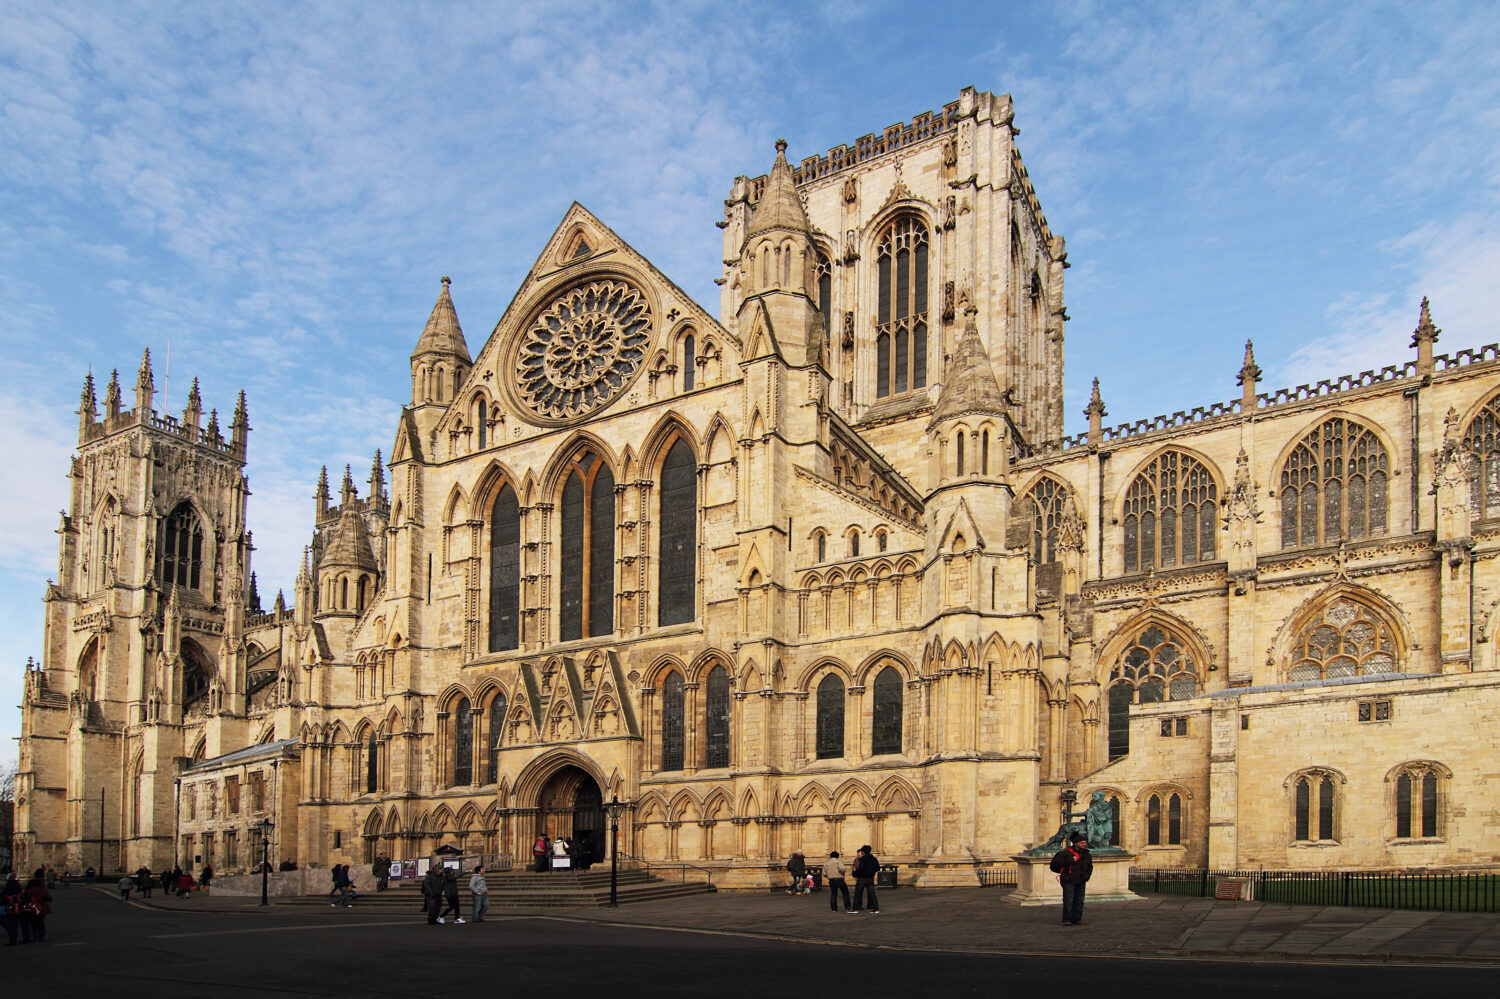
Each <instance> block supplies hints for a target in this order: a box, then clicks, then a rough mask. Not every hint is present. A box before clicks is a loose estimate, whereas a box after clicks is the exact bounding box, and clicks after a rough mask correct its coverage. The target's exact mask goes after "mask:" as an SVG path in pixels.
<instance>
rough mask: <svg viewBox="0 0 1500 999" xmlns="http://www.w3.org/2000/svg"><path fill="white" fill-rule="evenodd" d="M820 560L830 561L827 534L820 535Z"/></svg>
mask: <svg viewBox="0 0 1500 999" xmlns="http://www.w3.org/2000/svg"><path fill="white" fill-rule="evenodd" d="M818 561H819V562H826V561H828V535H826V534H819V535H818Z"/></svg>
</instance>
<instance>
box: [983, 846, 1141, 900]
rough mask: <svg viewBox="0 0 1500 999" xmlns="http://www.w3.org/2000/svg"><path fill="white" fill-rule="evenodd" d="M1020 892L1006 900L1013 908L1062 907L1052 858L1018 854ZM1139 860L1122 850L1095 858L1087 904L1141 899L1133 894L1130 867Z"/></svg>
mask: <svg viewBox="0 0 1500 999" xmlns="http://www.w3.org/2000/svg"><path fill="white" fill-rule="evenodd" d="M1012 859H1013V860H1015V862H1016V873H1017V877H1016V890H1015V891H1013V892H1011V893H1010V894H1009V895H1006V896H1005V901H1006V902H1008V903H1010V904H1011V905H1062V885H1061V884H1059V883H1058V881H1057V875H1056V874H1053V873H1052V870H1051V869H1050V868H1049V867H1048V865H1049V864H1050V863H1051V862H1052V855H1051V854H1048V855H1047V856H1045V857H1038V856H1033V855H1031V854H1029V853H1018V854H1016V855H1015V856H1014V857H1013V858H1012ZM1134 862H1135V857H1134V856H1132V855H1131V854H1128V853H1126V852H1124V851H1123V850H1120V851H1118V852H1110V853H1104V852H1100V853H1095V854H1094V874H1093V877H1091V878H1089V887H1088V892H1087V893H1086V894H1085V902H1086V903H1088V902H1134V901H1138V900H1139V899H1140V896H1139V895H1137V894H1136V893H1135V892H1133V891H1131V890H1130V865H1131V864H1132V863H1134Z"/></svg>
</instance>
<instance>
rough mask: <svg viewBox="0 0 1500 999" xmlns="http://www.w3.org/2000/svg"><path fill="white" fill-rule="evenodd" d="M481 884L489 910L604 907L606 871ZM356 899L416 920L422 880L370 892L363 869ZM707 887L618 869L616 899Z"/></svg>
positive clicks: (464, 898)
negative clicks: (486, 896)
mask: <svg viewBox="0 0 1500 999" xmlns="http://www.w3.org/2000/svg"><path fill="white" fill-rule="evenodd" d="M484 882H485V884H486V885H487V886H488V887H489V890H490V911H491V912H502V911H504V910H507V909H600V908H603V907H605V906H607V905H609V868H608V867H605V868H604V869H603V870H600V869H599V868H597V867H596V868H594V869H593V870H591V871H548V872H547V873H545V874H542V873H538V872H536V871H503V872H493V873H491V872H487V873H486V874H485V876H484ZM355 883H356V885H358V887H359V896H358V897H357V898H356V899H355V901H354V904H353V906H352V908H355V909H359V910H360V911H361V912H366V913H376V912H378V913H386V914H396V913H400V914H402V915H410V916H413V917H415V916H418V915H419V913H420V911H421V908H422V881H421V879H420V878H415V879H412V880H404V881H399V882H397V881H393V882H391V886H390V887H389V888H387V889H386V890H385V891H383V892H377V891H376V890H375V885H374V881H373V880H372V879H371V878H370V877H369V869H368V868H366V869H365V872H364V877H360V876H359V874H358V873H357V874H356V875H355ZM458 888H459V891H458V898H459V909H460V910H461V911H462V913H463V917H464V918H465V919H468V918H469V911H470V908H469V907H470V896H469V876H468V875H467V874H464V875H462V876H461V877H460V878H459V880H458ZM717 890H718V889H716V888H715V887H714V886H713V885H711V884H708V883H706V882H703V881H689V880H668V879H667V878H663V877H660V876H658V875H655V874H652V873H651V872H649V871H640V870H629V871H623V870H622V871H620V873H619V889H618V893H617V894H618V898H619V902H620V904H621V905H628V904H630V903H632V902H656V901H660V900H662V899H670V898H684V897H687V896H691V895H706V894H710V893H712V892H715V891H717ZM331 901H332V899H331V898H329V897H327V896H325V895H301V896H297V897H295V898H288V899H285V900H284V901H283V902H281V904H283V905H298V906H307V907H309V908H313V907H318V906H321V907H322V908H324V909H327V908H328V907H329V903H330V902H331Z"/></svg>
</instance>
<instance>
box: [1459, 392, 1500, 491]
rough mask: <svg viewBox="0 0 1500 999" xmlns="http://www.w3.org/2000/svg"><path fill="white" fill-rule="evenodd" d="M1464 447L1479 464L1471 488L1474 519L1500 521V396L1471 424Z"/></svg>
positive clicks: (1486, 404) (1492, 400)
mask: <svg viewBox="0 0 1500 999" xmlns="http://www.w3.org/2000/svg"><path fill="white" fill-rule="evenodd" d="M1464 443H1465V444H1467V445H1468V446H1469V450H1471V451H1473V452H1474V457H1475V458H1476V459H1477V460H1478V462H1479V467H1478V468H1477V469H1476V473H1477V474H1476V476H1475V478H1474V480H1473V482H1472V483H1471V485H1470V489H1471V494H1470V495H1471V497H1472V503H1473V510H1474V515H1475V516H1476V517H1500V395H1497V396H1495V397H1494V398H1492V399H1491V400H1490V401H1489V402H1487V403H1485V405H1484V408H1483V409H1481V410H1480V411H1479V415H1478V416H1476V417H1474V419H1473V420H1472V421H1471V422H1470V423H1469V429H1468V432H1467V433H1466V434H1464Z"/></svg>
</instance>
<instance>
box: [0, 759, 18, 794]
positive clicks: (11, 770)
mask: <svg viewBox="0 0 1500 999" xmlns="http://www.w3.org/2000/svg"><path fill="white" fill-rule="evenodd" d="M20 769H21V768H20V764H19V763H18V762H17V761H16V760H5V761H4V762H0V801H15V800H16V773H17V771H19V770H20Z"/></svg>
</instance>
